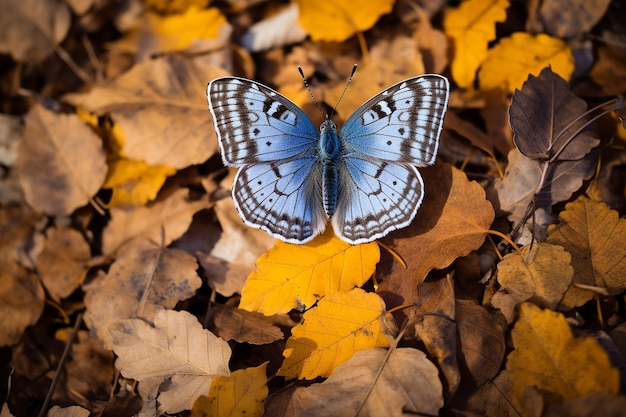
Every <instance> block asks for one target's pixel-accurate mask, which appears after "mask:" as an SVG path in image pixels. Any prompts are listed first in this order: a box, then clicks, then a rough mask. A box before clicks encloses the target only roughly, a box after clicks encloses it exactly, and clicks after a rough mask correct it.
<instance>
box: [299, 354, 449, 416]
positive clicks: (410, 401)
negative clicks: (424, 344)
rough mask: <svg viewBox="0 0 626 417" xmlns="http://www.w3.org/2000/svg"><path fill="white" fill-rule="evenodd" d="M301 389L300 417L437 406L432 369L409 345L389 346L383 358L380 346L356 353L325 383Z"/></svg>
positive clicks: (439, 397)
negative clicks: (389, 351)
mask: <svg viewBox="0 0 626 417" xmlns="http://www.w3.org/2000/svg"><path fill="white" fill-rule="evenodd" d="M381 368H382V372H381V373H380V375H379V374H378V372H379V370H380V369H381ZM370 388H372V391H371V392H370V391H369V390H370ZM304 391H305V394H301V395H306V397H305V401H306V402H305V407H306V409H305V411H304V412H303V413H302V414H301V415H302V416H308V417H313V416H316V417H317V416H335V417H340V416H345V417H348V416H355V415H357V414H358V415H365V416H398V417H400V416H406V415H408V414H416V415H433V416H435V415H438V414H439V410H440V409H441V407H443V394H442V386H441V382H440V381H439V378H438V372H437V368H436V367H435V365H433V363H432V362H430V361H429V360H428V358H427V357H426V355H425V354H424V352H421V351H419V350H417V349H410V348H399V349H395V350H393V351H392V352H391V354H390V355H389V357H388V358H387V350H386V349H367V350H362V351H360V352H356V353H355V354H354V356H353V357H352V358H351V359H350V360H349V361H347V362H346V363H344V364H342V365H339V366H338V367H337V369H336V370H335V371H334V372H333V374H332V375H331V376H330V377H329V378H328V379H327V380H326V381H324V382H322V383H321V384H313V385H311V386H310V387H308V388H306V389H304ZM361 406H363V408H360V407H361Z"/></svg>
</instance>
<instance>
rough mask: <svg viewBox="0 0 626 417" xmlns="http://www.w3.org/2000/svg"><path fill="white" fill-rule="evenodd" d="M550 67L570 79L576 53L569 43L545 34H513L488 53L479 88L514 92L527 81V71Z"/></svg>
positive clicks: (535, 73)
mask: <svg viewBox="0 0 626 417" xmlns="http://www.w3.org/2000/svg"><path fill="white" fill-rule="evenodd" d="M547 66H551V67H552V70H553V71H554V72H555V73H557V74H559V75H560V76H561V77H563V78H564V79H566V80H569V78H570V77H571V75H572V73H573V72H574V56H573V55H572V51H571V50H570V48H569V47H568V46H567V44H566V43H565V42H564V41H562V40H561V39H558V38H553V37H550V36H548V35H545V34H543V33H540V34H538V35H531V34H529V33H525V32H517V33H514V34H512V35H511V36H510V37H508V38H503V39H501V40H500V42H498V44H497V45H496V46H494V47H493V48H491V49H490V50H489V52H488V53H487V58H486V59H485V61H484V62H483V64H482V66H481V68H480V71H479V72H478V79H479V82H480V89H481V90H492V89H501V90H503V91H506V92H508V93H513V92H514V91H515V89H516V88H520V87H521V86H522V84H523V83H524V81H526V78H528V74H533V75H539V73H540V72H541V70H542V69H544V68H545V67H547Z"/></svg>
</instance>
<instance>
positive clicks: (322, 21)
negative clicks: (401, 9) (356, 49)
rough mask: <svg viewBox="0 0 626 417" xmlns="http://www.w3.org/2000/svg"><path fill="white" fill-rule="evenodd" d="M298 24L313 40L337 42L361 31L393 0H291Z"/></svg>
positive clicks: (387, 9)
mask: <svg viewBox="0 0 626 417" xmlns="http://www.w3.org/2000/svg"><path fill="white" fill-rule="evenodd" d="M295 3H296V4H297V5H298V9H299V11H300V24H301V25H302V27H303V28H304V30H305V31H306V32H307V33H308V34H309V35H310V36H311V39H312V40H314V41H337V42H341V41H344V40H346V39H348V38H349V37H350V36H352V35H354V34H355V33H356V32H362V31H365V30H367V29H369V28H371V27H372V26H374V24H375V23H376V21H377V20H378V19H379V18H380V17H381V16H382V15H384V14H387V13H389V12H390V11H391V9H392V7H393V3H394V0H379V1H375V2H372V1H367V0H351V1H348V0H339V1H332V0H318V1H315V2H311V1H307V0H295Z"/></svg>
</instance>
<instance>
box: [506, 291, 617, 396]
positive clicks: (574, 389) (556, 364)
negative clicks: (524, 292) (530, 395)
mask: <svg viewBox="0 0 626 417" xmlns="http://www.w3.org/2000/svg"><path fill="white" fill-rule="evenodd" d="M511 337H512V339H513V345H514V346H515V350H514V351H513V352H511V354H509V356H508V359H507V362H506V369H507V370H508V371H509V372H511V377H512V378H513V381H514V388H513V397H514V398H515V399H516V400H517V401H518V403H520V404H522V403H523V395H524V390H525V389H526V388H527V387H536V388H537V389H538V390H539V391H540V392H541V394H542V396H543V398H544V400H545V401H546V403H547V404H561V403H563V402H565V401H568V400H571V399H572V398H575V397H580V396H582V395H585V394H589V393H592V392H607V393H611V394H617V392H618V391H619V371H618V370H617V369H615V368H613V367H612V365H611V362H610V360H609V356H608V354H607V353H606V351H604V349H603V348H602V347H601V346H600V345H599V344H598V342H596V341H595V340H594V339H592V338H591V337H578V338H574V337H573V335H572V331H571V330H570V328H569V326H568V324H567V321H565V317H563V315H562V314H559V313H556V312H554V311H550V310H541V309H540V308H539V307H536V306H534V305H532V304H530V303H524V304H522V305H521V309H520V315H519V318H518V319H517V321H516V323H515V325H514V327H513V331H512V332H511Z"/></svg>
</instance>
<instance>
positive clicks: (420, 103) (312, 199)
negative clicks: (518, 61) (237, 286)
mask: <svg viewBox="0 0 626 417" xmlns="http://www.w3.org/2000/svg"><path fill="white" fill-rule="evenodd" d="M448 94H449V84H448V80H447V79H446V78H445V77H442V76H440V75H422V76H419V77H414V78H409V79H407V80H405V81H402V82H400V83H398V84H395V85H393V86H391V87H389V88H388V89H387V90H385V91H383V92H381V93H379V94H377V95H375V96H374V97H372V98H371V99H369V100H368V101H366V102H365V104H363V105H362V106H361V107H359V109H358V110H357V111H356V112H355V113H354V114H353V115H352V116H350V118H349V119H348V120H347V121H346V122H345V124H344V125H343V128H342V129H341V131H340V132H339V133H337V126H336V125H335V123H333V121H332V120H331V117H329V116H326V119H325V120H324V122H323V123H322V125H321V126H320V129H319V132H318V130H317V129H316V127H315V125H314V124H313V122H312V121H311V120H310V119H309V118H308V117H307V116H306V114H304V112H303V111H302V110H300V108H298V106H296V105H295V104H294V103H293V102H291V101H290V100H289V99H287V98H286V97H284V96H282V95H281V94H279V93H278V92H276V91H274V90H272V89H271V88H268V87H266V86H264V85H262V84H259V83H257V82H254V81H251V80H247V79H244V78H237V77H223V78H217V79H215V80H213V81H211V82H210V83H209V85H208V86H207V100H208V103H209V109H210V110H211V114H212V115H213V122H214V124H215V130H216V131H217V135H218V138H219V145H220V149H221V151H222V160H223V161H224V165H226V166H229V167H238V168H240V169H239V171H238V172H237V176H236V177H235V182H234V185H233V190H232V193H233V200H234V202H235V207H236V208H237V211H238V212H239V215H240V216H241V218H242V219H243V221H244V222H245V223H246V224H247V225H249V226H251V227H255V228H260V229H263V230H265V231H266V232H267V233H269V234H270V235H272V236H274V237H276V238H278V239H281V240H283V241H285V242H289V243H298V244H302V243H305V242H308V241H310V240H311V239H313V238H314V237H315V236H317V235H319V234H320V233H322V232H324V230H325V228H326V223H327V222H328V219H331V220H332V225H333V229H334V231H335V234H336V235H337V236H338V237H339V238H341V239H342V240H344V241H346V242H348V243H351V244H359V243H366V242H371V241H373V240H375V239H378V238H381V237H383V236H385V235H386V234H387V233H389V232H391V231H393V230H396V229H400V228H403V227H406V226H408V225H409V224H410V223H411V221H413V218H414V217H415V214H416V213H417V209H418V208H419V207H420V205H421V203H422V199H423V197H424V182H423V180H422V177H421V176H420V174H419V172H418V171H417V169H416V168H415V167H416V166H418V167H424V166H428V165H432V164H433V163H434V162H435V157H436V154H437V148H438V146H439V136H440V134H441V128H442V125H443V117H444V114H445V112H446V107H447V104H448Z"/></svg>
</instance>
